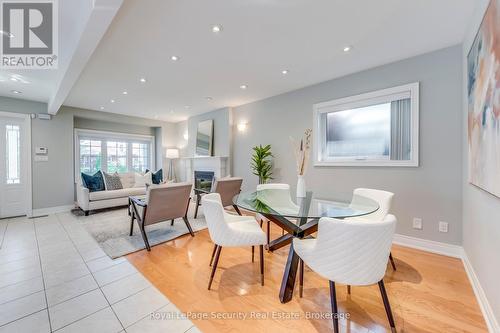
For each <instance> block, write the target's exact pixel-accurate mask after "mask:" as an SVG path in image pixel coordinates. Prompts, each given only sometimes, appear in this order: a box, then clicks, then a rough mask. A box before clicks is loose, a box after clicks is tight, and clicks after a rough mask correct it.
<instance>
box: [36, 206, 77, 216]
mask: <svg viewBox="0 0 500 333" xmlns="http://www.w3.org/2000/svg"><path fill="white" fill-rule="evenodd" d="M75 207H76V205H75V204H73V205H64V206H55V207H47V208H37V209H33V216H32V217H38V216H44V215H50V214H57V213H66V212H70V211H71V210H72V209H75Z"/></svg>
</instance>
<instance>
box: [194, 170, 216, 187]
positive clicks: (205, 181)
mask: <svg viewBox="0 0 500 333" xmlns="http://www.w3.org/2000/svg"><path fill="white" fill-rule="evenodd" d="M214 175H215V173H214V172H212V171H195V172H194V188H196V189H199V190H205V191H207V192H210V191H211V190H212V183H213V181H214Z"/></svg>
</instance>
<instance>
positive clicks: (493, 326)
mask: <svg viewBox="0 0 500 333" xmlns="http://www.w3.org/2000/svg"><path fill="white" fill-rule="evenodd" d="M462 262H463V263H464V267H465V272H467V276H468V277H469V281H470V283H471V285H472V290H474V295H476V299H477V302H478V303H479V308H480V309H481V312H482V313H483V317H484V321H485V322H486V326H487V327H488V331H489V332H491V333H498V332H500V325H499V324H498V321H497V319H496V318H495V313H494V312H493V309H492V308H491V305H490V303H489V302H488V298H487V297H486V294H485V293H484V290H483V287H481V283H480V282H479V279H478V277H477V275H476V272H475V271H474V268H473V267H472V264H471V262H470V261H469V257H468V256H467V253H466V252H465V251H463V257H462Z"/></svg>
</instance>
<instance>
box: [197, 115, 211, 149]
mask: <svg viewBox="0 0 500 333" xmlns="http://www.w3.org/2000/svg"><path fill="white" fill-rule="evenodd" d="M213 136H214V121H213V119H209V120H205V121H201V122H199V123H198V131H197V133H196V156H212V154H213Z"/></svg>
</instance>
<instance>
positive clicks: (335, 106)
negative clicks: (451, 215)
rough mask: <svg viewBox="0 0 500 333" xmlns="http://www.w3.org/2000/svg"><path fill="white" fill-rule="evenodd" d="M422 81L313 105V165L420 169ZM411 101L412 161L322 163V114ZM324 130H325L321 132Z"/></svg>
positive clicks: (383, 160)
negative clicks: (320, 150) (406, 99)
mask: <svg viewBox="0 0 500 333" xmlns="http://www.w3.org/2000/svg"><path fill="white" fill-rule="evenodd" d="M419 86H420V83H419V82H414V83H409V84H405V85H401V86H397V87H392V88H387V89H381V90H377V91H372V92H368V93H364V94H359V95H355V96H349V97H344V98H339V99H335V100H331V101H327V102H321V103H316V104H314V105H313V110H314V112H313V164H314V166H315V167H328V166H376V167H379V166H389V167H418V166H419V118H420V115H419V113H420V112H419V108H420V107H419V99H420V92H419ZM408 97H410V98H411V159H410V160H408V161H406V160H405V161H395V160H390V159H380V160H376V159H370V158H363V159H359V160H357V159H355V158H349V159H346V160H341V159H336V160H335V161H331V160H327V161H322V160H321V159H320V155H319V149H320V147H321V142H323V140H322V139H324V137H322V136H323V134H322V133H323V132H324V131H323V130H325V129H324V128H322V122H321V115H322V114H324V113H329V112H337V111H343V110H348V109H352V108H360V107H365V106H369V105H373V104H376V103H384V102H387V101H389V100H394V99H402V98H408ZM321 128H322V129H323V130H321Z"/></svg>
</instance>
